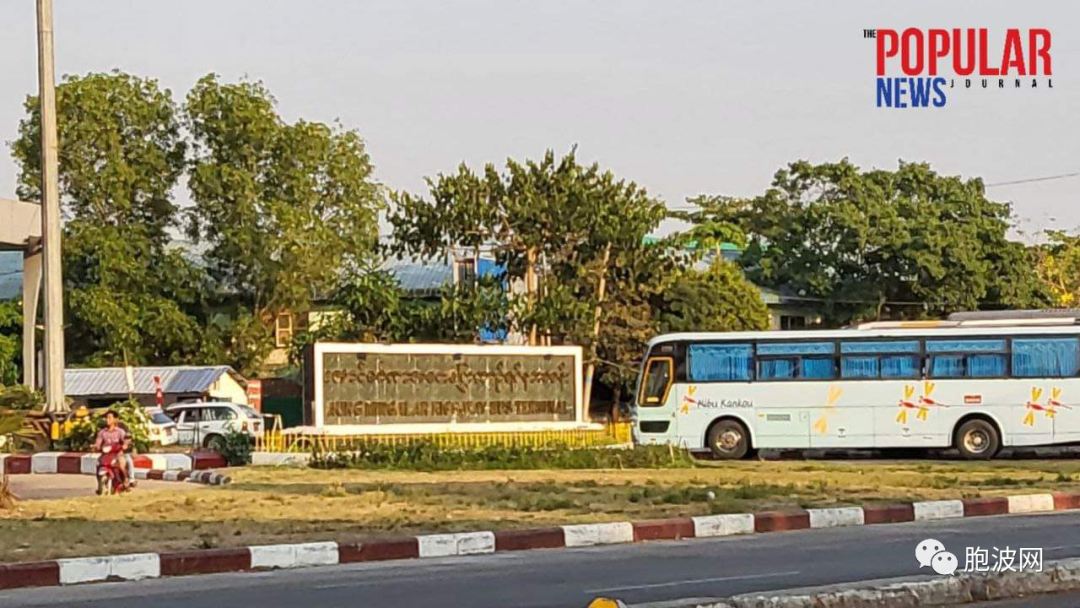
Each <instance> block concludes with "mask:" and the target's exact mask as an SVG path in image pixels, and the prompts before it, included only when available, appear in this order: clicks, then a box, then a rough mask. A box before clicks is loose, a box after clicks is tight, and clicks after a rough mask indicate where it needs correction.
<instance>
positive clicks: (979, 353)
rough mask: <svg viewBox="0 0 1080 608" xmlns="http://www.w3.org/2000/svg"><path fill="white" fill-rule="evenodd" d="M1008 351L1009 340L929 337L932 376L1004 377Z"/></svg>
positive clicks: (927, 348) (927, 346) (928, 348)
mask: <svg viewBox="0 0 1080 608" xmlns="http://www.w3.org/2000/svg"><path fill="white" fill-rule="evenodd" d="M1004 351H1005V340H965V339H957V340H927V341H926V352H927V353H928V354H929V355H930V368H929V372H930V377H931V378H1002V377H1004V376H1005V372H1006V365H1005V363H1006V362H1005V354H1004ZM937 353H942V354H937Z"/></svg>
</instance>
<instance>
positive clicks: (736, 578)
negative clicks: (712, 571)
mask: <svg viewBox="0 0 1080 608" xmlns="http://www.w3.org/2000/svg"><path fill="white" fill-rule="evenodd" d="M796 574H801V572H800V571H799V570H791V571H789V572H774V573H772V574H746V575H743V576H718V577H716V578H693V579H688V580H685V581H671V582H670V583H653V584H651V585H631V586H628V587H605V588H604V589H588V590H586V591H585V593H607V592H609V591H633V590H634V589H656V588H659V587H674V586H676V585H696V584H698V583H721V582H724V581H746V580H752V579H756V578H774V577H777V576H794V575H796Z"/></svg>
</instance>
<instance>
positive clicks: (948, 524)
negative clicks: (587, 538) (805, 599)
mask: <svg viewBox="0 0 1080 608" xmlns="http://www.w3.org/2000/svg"><path fill="white" fill-rule="evenodd" d="M927 537H932V538H935V539H937V540H939V541H941V542H942V543H944V544H945V546H946V547H947V548H949V549H953V551H954V552H955V553H957V554H958V555H961V556H962V555H963V554H964V547H966V546H973V547H974V546H981V547H983V548H989V547H993V546H997V547H1003V546H1009V547H1011V548H1018V547H1021V546H1022V547H1041V548H1043V549H1044V551H1045V559H1046V560H1051V559H1060V558H1064V557H1077V556H1080V513H1072V512H1065V513H1059V514H1047V515H1038V516H1015V515H1014V516H1000V517H982V518H968V519H956V520H946V521H939V522H914V523H907V524H892V525H878V526H866V527H856V528H835V529H828V530H803V531H798V532H784V533H777V534H764V535H759V536H744V537H728V538H724V539H716V540H692V541H680V542H657V543H647V544H642V545H622V546H611V547H593V548H587V549H573V550H566V549H560V550H540V551H525V552H519V553H503V554H496V555H486V556H478V557H473V558H447V559H432V560H410V561H402V562H387V563H382V564H354V565H346V566H335V567H326V568H312V569H307V570H289V571H277V572H263V573H252V574H242V573H237V574H220V575H212V576H203V577H185V578H172V579H160V580H152V581H142V582H137V583H111V584H101V585H90V586H82V587H67V588H62V589H56V588H49V589H35V590H22V591H10V592H0V605H2V606H5V607H12V608H14V607H24V606H65V607H71V608H74V607H83V608H85V607H91V606H93V607H105V606H108V607H109V608H137V607H138V608H141V607H143V606H155V607H156V608H181V607H184V608H201V607H206V608H209V607H212V606H213V607H217V606H258V607H259V608H296V607H297V606H303V607H304V608H323V607H326V608H336V607H342V608H344V607H349V608H353V607H358V606H359V607H365V606H379V607H382V606H407V607H409V608H426V607H432V608H435V607H437V608H447V607H452V606H462V607H467V608H502V607H505V606H515V607H518V608H555V607H558V608H581V607H583V606H586V605H587V604H588V602H589V601H590V600H591V599H592V598H594V597H596V596H597V595H607V596H615V597H619V598H622V599H624V600H626V601H630V602H646V601H658V600H664V599H672V598H676V597H687V596H723V595H730V594H735V593H744V592H750V591H762V590H773V589H784V588H792V587H804V586H812V585H825V584H832V583H841V582H851V581H861V580H867V579H877V578H889V577H897V576H908V575H914V574H927V573H928V571H927V570H926V569H923V570H922V571H920V570H919V568H918V564H917V562H916V560H915V553H914V552H915V546H916V545H917V544H918V543H919V541H921V540H923V539H925V538H927ZM960 559H961V560H963V557H961V558H960ZM1025 605H1026V604H1025Z"/></svg>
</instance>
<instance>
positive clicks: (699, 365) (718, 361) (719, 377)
mask: <svg viewBox="0 0 1080 608" xmlns="http://www.w3.org/2000/svg"><path fill="white" fill-rule="evenodd" d="M686 350H687V354H686V356H687V358H688V359H689V368H690V381H691V382H748V381H749V380H750V379H751V377H752V376H753V371H752V370H753V364H754V349H753V347H752V346H750V345H749V344H691V345H690V347H689V348H687V349H686Z"/></svg>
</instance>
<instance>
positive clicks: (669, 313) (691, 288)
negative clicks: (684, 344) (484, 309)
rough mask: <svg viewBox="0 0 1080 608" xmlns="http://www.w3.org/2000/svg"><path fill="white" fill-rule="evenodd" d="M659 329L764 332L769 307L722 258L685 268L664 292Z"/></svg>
mask: <svg viewBox="0 0 1080 608" xmlns="http://www.w3.org/2000/svg"><path fill="white" fill-rule="evenodd" d="M664 300H665V305H664V308H663V309H662V310H661V312H660V329H661V331H662V332H665V333H666V332H681V331H764V330H766V329H768V328H769V309H768V307H766V306H765V301H764V300H762V299H761V292H760V291H758V288H757V287H755V286H754V285H753V283H751V282H750V281H747V280H746V277H744V276H743V273H742V270H740V269H739V267H738V266H736V265H735V264H733V263H732V262H727V261H725V260H724V259H722V258H715V259H713V261H712V263H711V264H709V266H708V268H706V269H704V270H697V269H694V268H687V269H685V270H683V271H682V273H681V274H680V276H679V277H678V278H677V279H676V280H674V281H672V283H671V286H670V288H669V289H668V290H667V291H666V292H665V293H664Z"/></svg>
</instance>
